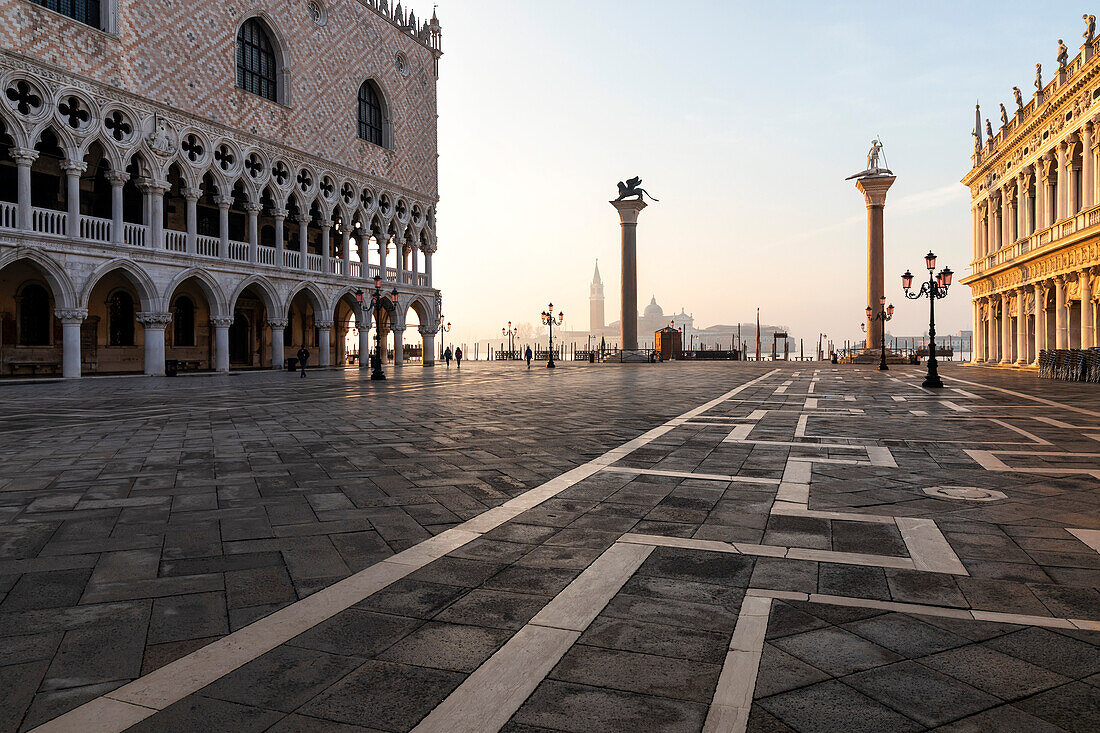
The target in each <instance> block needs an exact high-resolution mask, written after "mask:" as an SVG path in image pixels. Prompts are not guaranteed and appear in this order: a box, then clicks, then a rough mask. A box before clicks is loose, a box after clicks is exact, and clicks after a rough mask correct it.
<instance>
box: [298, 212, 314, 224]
mask: <svg viewBox="0 0 1100 733" xmlns="http://www.w3.org/2000/svg"><path fill="white" fill-rule="evenodd" d="M294 221H296V222H298V223H299V224H306V225H308V224H309V223H310V222H312V221H313V217H312V216H310V215H309V214H299V215H298V216H296V217H294Z"/></svg>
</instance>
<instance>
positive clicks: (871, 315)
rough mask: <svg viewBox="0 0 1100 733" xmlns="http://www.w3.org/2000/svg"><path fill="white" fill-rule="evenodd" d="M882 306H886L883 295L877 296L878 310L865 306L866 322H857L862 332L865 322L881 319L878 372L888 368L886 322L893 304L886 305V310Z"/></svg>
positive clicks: (891, 311) (864, 329) (890, 314)
mask: <svg viewBox="0 0 1100 733" xmlns="http://www.w3.org/2000/svg"><path fill="white" fill-rule="evenodd" d="M884 306H886V296H885V295H883V296H882V297H881V298H879V309H880V310H879V312H878V313H875V312H874V309H873V308H871V306H867V322H866V323H861V324H859V327H860V329H862V330H863V332H864V333H867V323H873V322H874V321H882V331H880V334H881V336H882V343H881V344H880V346H881V347H882V348H881V357H880V359H879V362H878V370H879V371H880V372H885V371H887V370H888V369H889V368H890V367H888V366H886V322H887V321H889V320H890V319H891V318H893V317H894V306H893V305H890V306H886V310H882V308H883V307H884ZM868 346H870V344H868Z"/></svg>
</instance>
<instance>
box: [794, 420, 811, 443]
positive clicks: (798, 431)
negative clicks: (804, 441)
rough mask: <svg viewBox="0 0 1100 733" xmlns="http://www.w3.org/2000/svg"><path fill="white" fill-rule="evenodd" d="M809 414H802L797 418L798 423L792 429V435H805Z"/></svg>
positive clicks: (803, 436) (801, 436)
mask: <svg viewBox="0 0 1100 733" xmlns="http://www.w3.org/2000/svg"><path fill="white" fill-rule="evenodd" d="M809 420H810V416H809V415H802V416H801V417H799V418H798V425H796V426H795V429H794V437H796V438H805V437H806V423H807V422H809Z"/></svg>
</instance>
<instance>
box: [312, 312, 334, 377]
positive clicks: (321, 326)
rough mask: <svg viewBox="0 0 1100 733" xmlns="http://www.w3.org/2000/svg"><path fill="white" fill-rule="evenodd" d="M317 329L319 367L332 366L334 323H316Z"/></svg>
mask: <svg viewBox="0 0 1100 733" xmlns="http://www.w3.org/2000/svg"><path fill="white" fill-rule="evenodd" d="M313 325H314V326H316V327H317V352H318V353H317V364H318V366H323V367H327V366H332V355H331V354H330V353H329V352H330V351H331V349H332V326H333V323H332V321H314V323H313Z"/></svg>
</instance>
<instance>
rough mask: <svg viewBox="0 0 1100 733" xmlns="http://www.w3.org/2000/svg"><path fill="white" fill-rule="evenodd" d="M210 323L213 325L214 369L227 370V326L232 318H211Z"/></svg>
mask: <svg viewBox="0 0 1100 733" xmlns="http://www.w3.org/2000/svg"><path fill="white" fill-rule="evenodd" d="M210 325H211V326H213V327H214V371H216V372H228V371H229V327H230V326H232V325H233V319H232V318H211V319H210Z"/></svg>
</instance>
